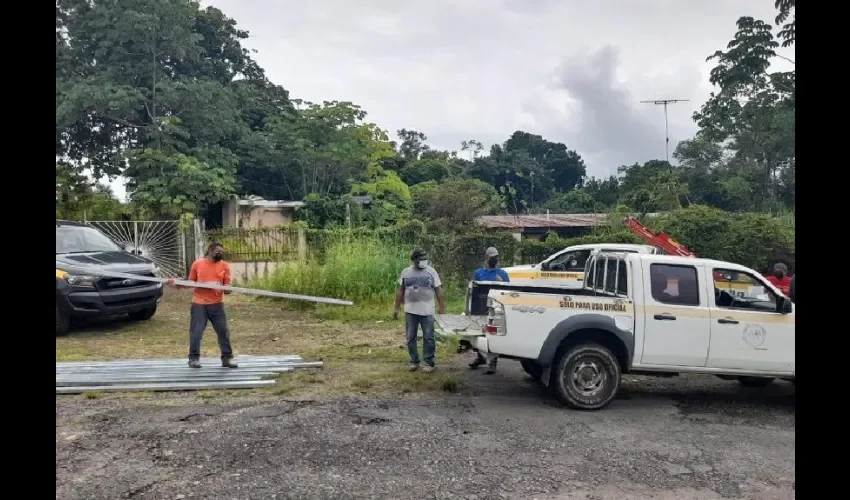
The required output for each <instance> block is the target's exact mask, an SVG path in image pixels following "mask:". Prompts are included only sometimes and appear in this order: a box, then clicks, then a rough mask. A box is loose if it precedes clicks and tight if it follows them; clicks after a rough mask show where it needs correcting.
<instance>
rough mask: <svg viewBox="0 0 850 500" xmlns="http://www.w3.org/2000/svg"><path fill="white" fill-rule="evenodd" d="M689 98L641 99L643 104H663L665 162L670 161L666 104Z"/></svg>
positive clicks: (685, 100)
mask: <svg viewBox="0 0 850 500" xmlns="http://www.w3.org/2000/svg"><path fill="white" fill-rule="evenodd" d="M689 100H690V99H657V100H654V101H641V102H642V103H644V104H655V105H660V106H664V155H665V158H666V159H667V163H668V164H669V163H670V126H669V124H668V121H667V105H668V104H671V103H675V102H688V101H689Z"/></svg>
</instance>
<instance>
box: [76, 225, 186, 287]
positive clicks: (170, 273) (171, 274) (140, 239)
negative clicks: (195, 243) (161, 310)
mask: <svg viewBox="0 0 850 500" xmlns="http://www.w3.org/2000/svg"><path fill="white" fill-rule="evenodd" d="M86 222H87V223H88V224H91V225H92V226H94V227H96V228H97V229H100V230H101V231H103V233H104V234H106V235H107V236H108V237H109V238H110V239H111V240H112V241H114V242H115V243H117V244H118V245H120V246H122V247H123V248H124V249H125V250H127V251H128V252H130V253H132V254H135V255H140V256H142V257H145V258H148V259H150V260H152V261H153V262H154V263H155V264H156V265H157V267H159V270H160V274H161V276H163V277H166V278H180V277H183V276H185V275H186V267H187V253H194V252H193V250H192V248H191V246H187V241H186V231H184V230H183V229H182V228H181V227H180V221H176V220H144V221H143V220H138V221H123V220H99V221H86ZM187 248H188V249H189V252H187Z"/></svg>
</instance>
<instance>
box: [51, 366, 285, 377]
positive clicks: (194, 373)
mask: <svg viewBox="0 0 850 500" xmlns="http://www.w3.org/2000/svg"><path fill="white" fill-rule="evenodd" d="M295 370H296V368H292V367H287V368H263V369H256V370H243V369H241V368H240V369H238V370H230V371H229V372H227V371H223V370H222V371H219V370H191V371H190V370H189V369H188V368H186V369H185V370H144V371H143V370H134V371H127V372H123V371H115V372H99V371H98V372H69V373H57V374H56V380H67V379H72V378H74V379H77V378H79V379H83V378H103V379H106V378H128V377H186V378H189V377H231V376H237V375H238V376H242V375H255V376H258V377H261V376H265V375H279V374H281V373H288V372H291V371H295Z"/></svg>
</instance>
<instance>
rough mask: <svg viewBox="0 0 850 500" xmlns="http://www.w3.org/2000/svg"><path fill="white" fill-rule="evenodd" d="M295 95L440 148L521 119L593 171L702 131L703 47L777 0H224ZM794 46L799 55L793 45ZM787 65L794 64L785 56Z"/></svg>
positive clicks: (505, 131) (765, 14)
mask: <svg viewBox="0 0 850 500" xmlns="http://www.w3.org/2000/svg"><path fill="white" fill-rule="evenodd" d="M205 3H208V4H211V5H214V6H216V7H218V8H220V9H221V10H222V11H223V12H224V13H225V14H226V15H228V16H229V17H232V18H234V19H235V20H236V21H237V23H238V25H239V27H240V28H242V29H246V30H248V31H250V33H251V38H250V39H249V40H248V41H247V43H246V45H247V46H248V47H249V48H253V49H256V50H257V53H256V54H255V56H254V57H255V58H256V59H257V61H258V62H259V63H260V64H261V65H262V66H263V67H264V68H265V69H266V71H267V73H268V75H269V77H270V78H271V79H272V80H273V81H274V82H275V83H278V84H280V85H283V86H284V87H285V88H287V89H288V90H289V91H290V92H291V95H292V96H293V97H298V98H303V99H307V100H311V101H322V100H334V99H336V100H350V101H353V102H355V103H357V104H359V105H361V106H362V107H363V108H364V109H365V110H366V111H367V112H368V113H369V117H368V118H369V119H370V120H372V121H374V122H376V123H378V124H379V125H380V126H381V127H383V128H386V129H388V130H389V131H390V132H391V133H392V134H394V133H395V131H396V130H397V129H400V128H407V129H416V130H419V131H422V132H425V133H426V134H427V135H428V137H429V143H430V144H431V145H432V146H435V147H440V148H451V149H457V148H459V144H460V141H461V140H463V139H472V138H474V139H478V140H480V141H482V142H484V143H485V144H486V145H488V146H489V145H490V144H492V143H496V142H503V141H504V140H506V139H507V138H508V137H509V135H510V134H511V133H512V132H513V131H514V130H516V129H519V128H521V129H524V130H526V131H528V132H532V133H537V134H542V135H544V136H545V137H546V138H547V139H550V140H555V141H561V142H564V143H566V144H567V146H569V147H570V148H572V149H575V150H577V151H578V152H579V153H580V154H581V155H582V156H583V157H584V158H585V160H586V162H587V164H588V171H589V173H590V174H592V175H606V174H608V173H612V172H613V171H614V169H616V167H617V166H618V164H620V163H633V162H635V161H645V160H648V159H651V158H663V157H664V116H663V113H662V110H661V108H660V107H655V106H652V105H648V104H641V103H640V102H639V101H641V100H649V99H660V98H679V99H690V102H685V103H680V104H676V105H671V106H670V108H669V119H670V137H671V140H670V144H671V149H672V148H673V147H674V146H675V144H676V142H678V141H679V140H682V139H686V138H688V137H690V136H691V135H693V133H694V132H695V131H696V126H695V125H694V123H693V121H692V120H691V115H692V114H693V112H694V111H695V110H697V109H698V108H699V106H700V105H701V104H702V103H703V102H704V101H705V100H706V98H707V97H708V93H709V92H710V91H711V86H710V84H709V83H708V71H709V70H710V68H711V63H706V62H705V58H706V57H707V56H708V55H710V54H711V53H713V52H714V51H715V50H718V49H722V48H724V47H725V46H726V44H727V43H728V41H729V40H730V39H731V38H732V36H733V34H734V32H735V21H736V20H737V19H738V18H739V17H741V16H744V15H749V16H754V17H757V18H759V19H762V20H765V21H769V22H772V21H773V19H774V17H775V15H776V12H775V9H774V6H773V4H774V2H773V0H749V1H747V2H741V1H740V0H714V1H712V2H705V1H703V0H640V1H635V0H559V1H556V0H501V1H499V0H463V1H458V0H429V1H427V2H412V1H398V0H358V1H348V0H311V1H309V2H299V1H294V0H213V1H211V2H205ZM782 53H783V55H786V56H788V57H791V58H793V57H794V51H793V49H792V50H790V51H789V50H786V51H783V52H782ZM786 67H787V65H786Z"/></svg>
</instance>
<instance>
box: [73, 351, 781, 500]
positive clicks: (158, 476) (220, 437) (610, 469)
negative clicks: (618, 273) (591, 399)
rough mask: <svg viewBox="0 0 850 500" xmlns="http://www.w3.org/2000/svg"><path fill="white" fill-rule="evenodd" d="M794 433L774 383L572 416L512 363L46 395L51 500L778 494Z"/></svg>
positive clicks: (659, 385)
mask: <svg viewBox="0 0 850 500" xmlns="http://www.w3.org/2000/svg"><path fill="white" fill-rule="evenodd" d="M463 361H464V360H461V359H458V360H455V361H454V362H455V363H461V362H463ZM400 368H402V369H403V367H400ZM237 401H238V400H237ZM164 403H167V404H164ZM794 436H795V390H794V387H793V386H791V385H790V384H788V383H786V382H776V383H774V384H772V385H771V386H769V387H767V388H764V389H744V388H742V387H739V386H738V384H737V383H735V382H726V381H722V380H719V379H716V378H714V377H700V376H684V377H677V378H670V379H656V378H645V377H637V376H628V375H627V376H626V377H625V381H624V386H623V389H622V391H621V394H620V396H619V398H618V399H617V400H616V401H615V402H614V403H612V404H611V406H609V407H608V408H606V409H604V410H602V411H598V412H577V411H570V410H566V409H563V408H561V407H559V406H558V405H557V403H556V402H554V401H553V400H552V399H551V398H550V397H549V396H548V395H546V393H545V392H544V391H543V390H542V389H541V388H540V387H539V386H537V385H536V384H535V383H533V382H532V381H530V380H528V379H527V378H526V377H525V376H524V375H522V374H521V371H520V370H519V368H518V364H517V363H515V362H511V361H503V362H502V363H500V373H498V374H497V375H494V376H486V375H484V374H483V373H481V372H468V373H467V374H466V375H465V380H464V386H463V388H462V392H461V394H457V395H452V394H436V395H434V394H429V395H425V396H422V397H419V398H415V399H411V398H406V399H380V400H378V399H360V400H345V401H300V402H291V401H269V400H267V399H266V400H263V401H259V402H258V401H253V402H245V401H242V402H231V403H224V404H216V403H210V404H203V402H202V401H200V400H199V399H198V398H195V397H192V396H185V395H184V396H172V397H166V398H165V399H164V400H163V399H162V398H157V399H155V400H144V399H142V400H140V399H105V400H97V399H95V400H86V399H83V398H79V397H75V398H68V397H57V399H56V498H57V499H63V500H65V499H67V500H72V499H80V500H96V499H110V500H115V499H120V498H133V499H157V500H160V499H162V500H167V499H200V498H206V499H227V500H230V499H280V500H283V499H299V500H301V499H304V500H306V499H347V498H380V499H408V498H411V499H413V498H415V499H464V500H470V499H477V500H489V499H502V498H507V499H522V500H527V499H539V500H554V499H571V498H577V499H589V500H590V499H592V500H607V499H616V500H626V499H637V498H655V499H669V500H688V499H703V498H704V499H714V498H752V499H765V500H767V499H771V500H781V499H791V498H794V497H795V492H794V474H795V472H794V471H795V466H794V460H795V448H794Z"/></svg>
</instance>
